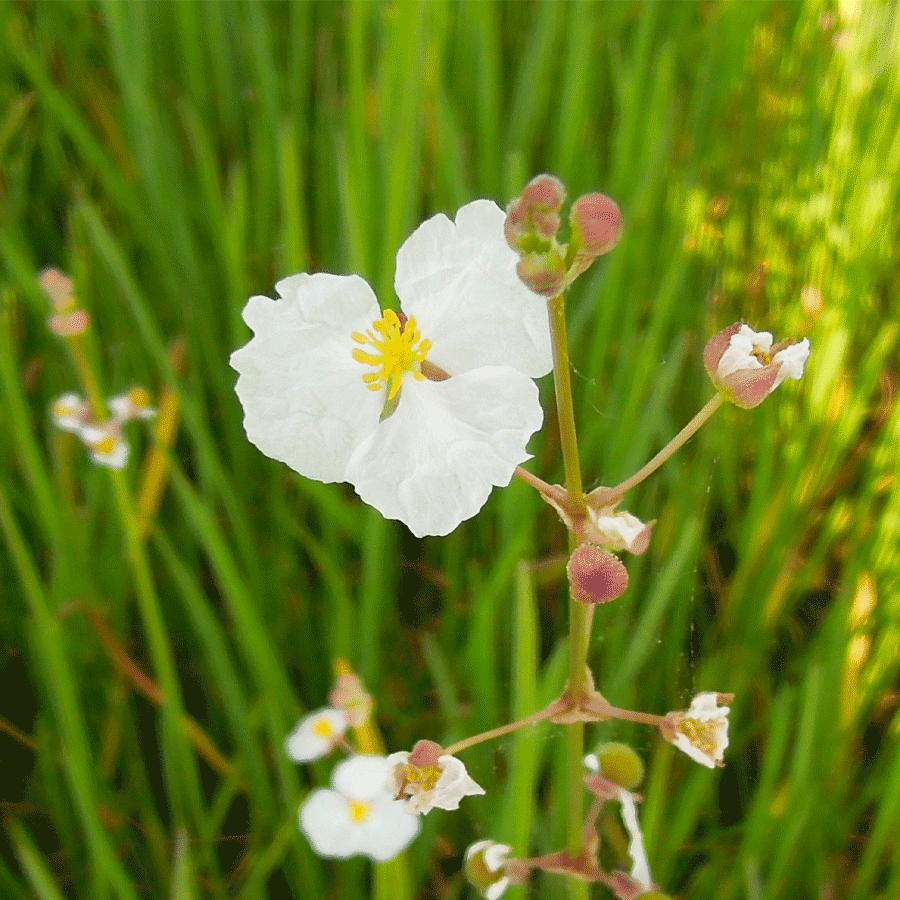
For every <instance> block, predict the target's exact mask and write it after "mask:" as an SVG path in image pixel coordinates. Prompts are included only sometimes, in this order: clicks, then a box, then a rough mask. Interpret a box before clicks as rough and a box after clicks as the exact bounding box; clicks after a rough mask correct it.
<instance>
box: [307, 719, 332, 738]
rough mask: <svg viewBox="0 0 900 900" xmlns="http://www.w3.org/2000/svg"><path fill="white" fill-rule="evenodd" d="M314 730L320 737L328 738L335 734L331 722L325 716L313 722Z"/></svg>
mask: <svg viewBox="0 0 900 900" xmlns="http://www.w3.org/2000/svg"><path fill="white" fill-rule="evenodd" d="M312 730H313V731H314V732H315V733H316V735H318V736H319V737H323V738H327V737H331V736H332V735H333V734H334V729H333V728H332V727H331V722H329V721H328V719H326V718H325V717H324V716H322V718H321V719H316V721H315V722H314V723H313V728H312Z"/></svg>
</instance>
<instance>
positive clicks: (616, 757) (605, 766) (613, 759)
mask: <svg viewBox="0 0 900 900" xmlns="http://www.w3.org/2000/svg"><path fill="white" fill-rule="evenodd" d="M596 755H597V760H598V762H599V763H600V774H601V775H603V776H604V777H605V778H608V779H609V780H610V781H613V782H615V783H616V784H617V785H619V787H623V788H625V790H626V791H631V790H634V788H636V787H637V786H638V785H639V784H640V783H641V782H642V781H643V780H644V762H643V760H642V759H641V758H640V756H638V755H637V753H636V752H635V751H634V749H632V748H631V747H629V746H628V744H620V743H615V742H613V743H609V744H601V745H600V746H599V747H598V748H597V751H596ZM651 896H652V895H650V894H648V895H647V897H648V898H649V897H651ZM660 896H662V895H660Z"/></svg>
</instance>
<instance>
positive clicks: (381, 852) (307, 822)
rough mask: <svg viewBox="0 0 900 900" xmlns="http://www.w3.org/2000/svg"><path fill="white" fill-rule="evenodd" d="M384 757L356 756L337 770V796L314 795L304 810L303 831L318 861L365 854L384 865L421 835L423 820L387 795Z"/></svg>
mask: <svg viewBox="0 0 900 900" xmlns="http://www.w3.org/2000/svg"><path fill="white" fill-rule="evenodd" d="M387 774H388V768H387V761H386V760H385V758H384V757H383V756H354V757H351V758H350V759H348V760H345V761H344V762H342V763H341V764H340V765H338V766H337V767H336V768H335V770H334V773H333V775H332V778H331V784H332V788H333V790H329V789H328V788H318V789H317V790H314V791H313V792H312V793H311V794H310V795H309V797H307V799H306V801H305V802H304V803H303V806H302V807H301V808H300V828H301V829H302V831H303V833H304V834H305V835H306V836H307V838H309V842H310V843H311V844H312V846H313V849H314V850H315V852H316V853H318V854H319V856H330V857H338V858H341V859H344V858H346V857H348V856H355V855H357V854H362V855H364V856H369V857H371V858H372V859H375V860H378V861H379V862H384V861H385V860H388V859H392V858H393V857H394V856H396V855H397V854H398V853H399V852H400V851H401V850H403V849H404V848H405V847H406V846H408V845H409V843H410V842H411V841H412V840H413V838H415V836H416V835H417V834H418V833H419V827H420V823H419V818H418V816H414V815H413V814H412V813H410V812H409V810H407V809H406V805H405V804H403V803H398V802H396V801H395V800H394V798H393V797H392V796H391V794H390V792H389V791H388V790H387V789H386V787H385V784H386V781H387Z"/></svg>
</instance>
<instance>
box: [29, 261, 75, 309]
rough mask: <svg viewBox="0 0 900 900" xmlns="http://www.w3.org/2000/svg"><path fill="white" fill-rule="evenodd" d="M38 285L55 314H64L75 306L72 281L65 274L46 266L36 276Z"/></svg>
mask: <svg viewBox="0 0 900 900" xmlns="http://www.w3.org/2000/svg"><path fill="white" fill-rule="evenodd" d="M38 284H39V285H40V286H41V287H42V288H43V289H44V291H45V292H46V294H47V296H48V297H50V300H51V301H52V303H53V308H54V309H55V310H56V311H57V312H65V311H66V310H68V309H71V308H72V307H73V306H74V305H75V293H74V288H73V286H72V279H71V278H69V276H68V275H66V273H65V272H60V270H59V269H55V268H53V266H48V267H47V268H46V269H41V271H40V273H39V274H38Z"/></svg>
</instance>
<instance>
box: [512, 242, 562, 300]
mask: <svg viewBox="0 0 900 900" xmlns="http://www.w3.org/2000/svg"><path fill="white" fill-rule="evenodd" d="M516 273H517V274H518V276H519V279H520V280H521V281H522V283H523V284H525V285H526V286H527V287H529V288H530V289H531V290H532V291H534V292H535V293H536V294H540V295H541V296H542V297H555V296H557V295H558V294H559V293H560V292H561V291H562V290H563V288H564V287H565V285H566V264H565V262H564V260H563V259H562V257H561V256H560V254H559V251H557V250H556V249H552V250H550V251H549V252H547V253H526V254H525V255H524V256H523V257H522V258H521V259H520V260H519V262H518V263H517V264H516Z"/></svg>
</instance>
